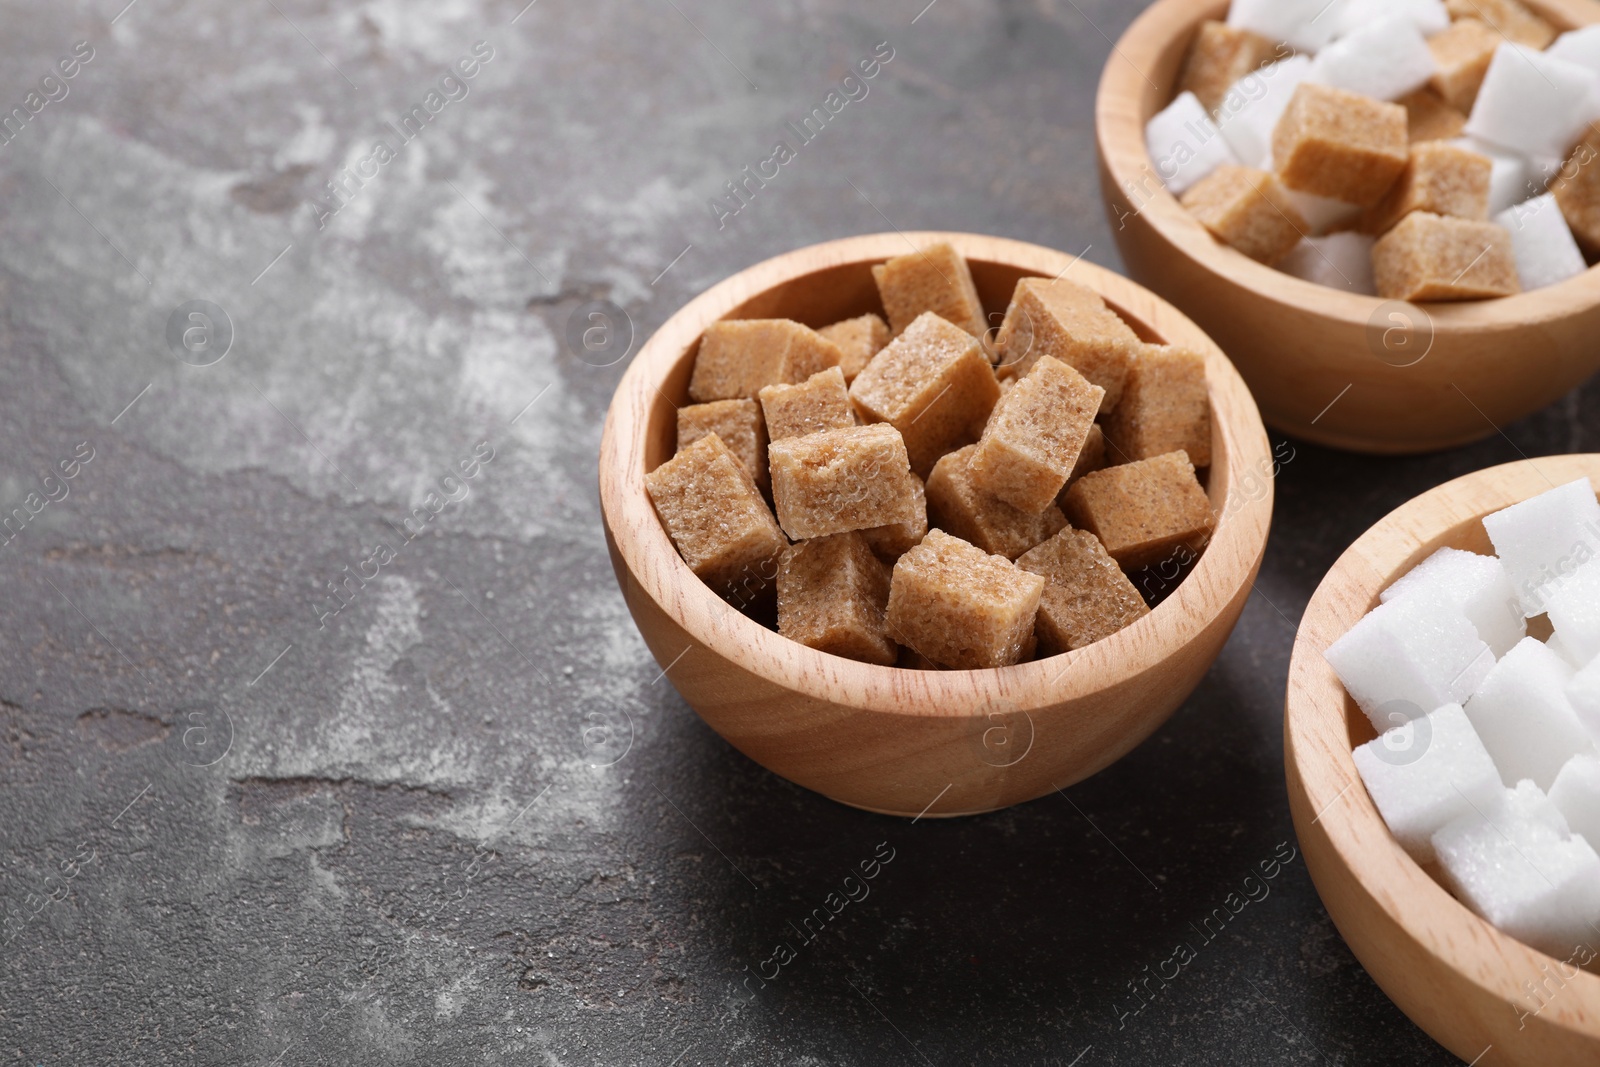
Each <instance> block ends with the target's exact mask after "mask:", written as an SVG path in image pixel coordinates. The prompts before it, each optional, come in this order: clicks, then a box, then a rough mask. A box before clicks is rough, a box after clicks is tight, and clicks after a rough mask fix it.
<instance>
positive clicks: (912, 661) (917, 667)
mask: <svg viewBox="0 0 1600 1067" xmlns="http://www.w3.org/2000/svg"><path fill="white" fill-rule="evenodd" d="M895 666H896V667H899V668H900V669H901V670H903V671H942V670H944V668H943V667H941V666H939V665H938V664H937V663H935V662H933V660H931V659H929V658H928V657H927V656H924V655H923V654H922V653H921V652H918V651H917V650H916V649H914V648H905V647H903V646H902V647H901V649H900V658H899V659H898V660H897V661H896V662H895Z"/></svg>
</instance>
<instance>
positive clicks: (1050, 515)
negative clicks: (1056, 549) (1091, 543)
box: [927, 445, 1067, 559]
mask: <svg viewBox="0 0 1600 1067" xmlns="http://www.w3.org/2000/svg"><path fill="white" fill-rule="evenodd" d="M977 450H978V446H977V445H968V446H966V447H965V448H960V449H957V450H956V451H954V452H951V453H949V454H948V455H946V456H943V457H941V458H940V460H939V462H938V463H937V464H935V465H934V468H933V473H932V474H930V475H929V476H928V486H927V492H928V518H929V522H930V523H931V524H932V525H934V526H937V527H939V528H940V529H942V530H944V531H946V532H947V533H952V534H955V535H956V536H957V537H959V538H961V539H962V540H964V541H970V542H971V543H972V544H974V545H977V546H978V547H979V548H981V549H983V550H984V551H985V552H988V553H991V554H993V555H997V556H1004V557H1005V558H1006V559H1016V558H1017V557H1018V556H1020V555H1022V554H1023V553H1024V552H1026V551H1027V550H1028V549H1030V548H1032V547H1033V546H1034V545H1037V544H1039V543H1040V542H1042V541H1044V540H1045V539H1046V538H1048V537H1050V536H1051V535H1052V534H1054V533H1055V532H1056V531H1058V530H1060V529H1061V528H1062V527H1063V526H1065V525H1066V524H1067V520H1066V518H1065V517H1064V516H1063V515H1062V514H1061V509H1060V508H1058V507H1056V506H1055V505H1053V504H1052V505H1050V506H1048V507H1046V508H1045V509H1044V511H1042V512H1039V513H1033V512H1027V511H1022V510H1021V509H1019V508H1016V507H1013V506H1012V505H1010V504H1008V503H1006V502H1005V501H1004V500H1001V499H1000V498H999V497H996V496H992V495H990V494H989V493H986V492H984V491H983V490H982V489H979V488H978V486H977V485H976V484H975V480H974V478H973V475H972V457H973V455H974V454H975V453H976V452H977Z"/></svg>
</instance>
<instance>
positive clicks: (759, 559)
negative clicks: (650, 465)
mask: <svg viewBox="0 0 1600 1067" xmlns="http://www.w3.org/2000/svg"><path fill="white" fill-rule="evenodd" d="M644 483H645V489H646V490H647V491H648V492H649V493H650V499H651V500H652V501H654V503H655V506H656V512H657V514H659V515H660V516H661V522H662V525H664V526H665V527H666V528H667V535H668V536H669V537H671V538H672V543H673V544H674V545H676V546H677V548H678V552H679V553H680V554H681V555H682V556H683V560H684V562H685V563H687V564H688V565H689V569H690V570H691V571H693V572H694V573H695V575H696V576H697V577H699V578H700V580H701V581H703V582H705V583H706V584H707V585H709V586H711V588H712V589H713V590H715V591H716V592H717V593H718V594H719V595H720V596H723V597H725V598H729V599H746V600H748V599H754V598H755V597H756V596H757V595H759V594H760V592H761V591H762V590H763V589H765V588H770V584H771V580H772V578H773V576H774V574H775V573H776V571H775V568H776V565H777V559H778V554H779V553H780V552H782V551H783V550H784V549H785V548H787V547H788V546H789V541H788V539H787V538H786V537H784V536H783V531H782V530H780V529H779V528H778V524H777V523H776V522H774V521H773V518H772V512H771V511H770V510H768V508H767V502H766V501H765V500H763V499H761V494H760V492H759V491H757V489H756V485H755V482H753V481H752V480H751V479H750V475H749V473H748V472H747V471H746V470H745V469H744V466H743V465H742V464H740V462H739V459H738V457H737V456H735V455H734V454H733V453H732V452H731V451H729V449H728V446H727V445H725V444H723V443H722V438H720V437H718V436H717V435H716V434H714V433H713V434H708V435H707V436H705V437H702V438H701V439H700V440H698V441H696V442H694V443H693V444H691V445H690V446H689V447H688V448H686V449H684V450H683V451H681V452H679V453H678V454H677V455H675V456H673V457H672V458H671V459H669V460H667V461H666V462H665V463H663V464H662V465H661V466H659V467H657V468H656V469H655V470H653V471H651V472H650V473H649V474H647V475H645V479H644Z"/></svg>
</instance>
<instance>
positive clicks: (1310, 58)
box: [1126, 0, 1600, 301]
mask: <svg viewBox="0 0 1600 1067" xmlns="http://www.w3.org/2000/svg"><path fill="white" fill-rule="evenodd" d="M1178 89H1179V93H1178V97H1177V99H1176V100H1174V101H1173V102H1172V104H1171V105H1170V106H1169V107H1167V108H1166V109H1165V110H1164V111H1162V112H1160V113H1159V114H1157V115H1156V116H1155V117H1154V118H1152V119H1151V120H1150V122H1149V124H1148V125H1147V126H1146V129H1145V141H1146V147H1147V148H1148V150H1149V154H1150V162H1151V166H1152V167H1153V169H1154V172H1155V178H1156V179H1158V180H1159V181H1160V182H1161V183H1163V184H1164V185H1165V186H1166V188H1167V189H1168V191H1170V192H1171V193H1172V194H1173V195H1174V196H1178V197H1180V199H1181V200H1182V202H1183V204H1184V206H1185V207H1187V208H1188V209H1189V210H1190V212H1191V213H1193V214H1194V215H1195V216H1196V218H1197V219H1198V220H1199V221H1200V222H1201V224H1202V225H1204V226H1205V227H1206V229H1207V230H1209V231H1210V232H1211V233H1212V235H1213V236H1215V237H1216V238H1217V239H1218V240H1219V241H1222V242H1224V243H1226V244H1228V245H1231V246H1232V247H1233V248H1235V249H1237V250H1238V251H1239V252H1241V253H1243V254H1244V255H1247V256H1249V257H1251V258H1253V259H1256V260H1259V261H1260V262H1262V263H1266V264H1268V265H1271V266H1276V267H1277V268H1278V269H1280V270H1282V271H1284V272H1286V273H1289V274H1292V275H1295V276H1297V277H1300V278H1304V279H1306V280H1308V281H1312V282H1316V283H1318V284H1321V285H1327V286H1331V287H1333V288H1340V289H1347V290H1350V291H1352V292H1357V293H1364V294H1370V295H1378V296H1382V297H1384V298H1386V299H1391V300H1412V301H1428V300H1478V299H1488V298H1492V297H1500V296H1509V295H1511V294H1514V293H1517V292H1522V291H1525V290H1530V289H1539V288H1543V287H1545V286H1548V285H1554V284H1556V283H1557V282H1561V281H1564V280H1566V279H1567V278H1570V277H1572V276H1574V275H1577V274H1581V273H1582V272H1583V271H1584V270H1585V269H1586V265H1587V264H1586V260H1585V253H1587V254H1588V255H1589V256H1590V257H1600V160H1597V156H1600V125H1597V124H1596V123H1597V120H1600V25H1596V26H1589V27H1585V28H1583V29H1579V30H1574V31H1572V32H1569V33H1563V34H1560V35H1559V36H1558V34H1557V31H1556V29H1555V27H1553V26H1551V25H1550V23H1548V22H1546V21H1545V20H1544V19H1543V18H1541V17H1540V16H1538V15H1537V14H1535V13H1533V12H1532V11H1530V10H1529V9H1528V8H1527V7H1526V6H1524V5H1523V4H1522V3H1520V2H1519V0H1233V3H1232V5H1231V7H1230V8H1229V11H1228V16H1227V21H1226V22H1214V21H1211V22H1206V23H1203V24H1202V25H1201V27H1200V29H1199V31H1198V33H1197V34H1196V37H1195V40H1194V43H1193V44H1192V45H1191V47H1190V50H1189V54H1188V57H1187V59H1186V61H1185V63H1184V66H1183V68H1182V71H1181V73H1180V75H1179V80H1178ZM1129 184H1130V186H1133V187H1131V188H1129V189H1128V190H1126V191H1127V192H1128V194H1129V195H1130V197H1132V199H1133V202H1134V203H1135V204H1142V203H1144V202H1146V201H1147V200H1148V199H1149V197H1150V196H1151V195H1153V194H1152V189H1153V187H1154V182H1150V181H1147V182H1146V183H1144V184H1145V187H1144V188H1139V187H1137V185H1136V184H1135V183H1131V182H1130V183H1129Z"/></svg>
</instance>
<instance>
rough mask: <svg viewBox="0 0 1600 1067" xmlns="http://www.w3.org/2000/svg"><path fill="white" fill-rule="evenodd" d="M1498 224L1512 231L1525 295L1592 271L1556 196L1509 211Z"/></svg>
mask: <svg viewBox="0 0 1600 1067" xmlns="http://www.w3.org/2000/svg"><path fill="white" fill-rule="evenodd" d="M1494 221H1495V222H1497V223H1499V224H1500V225H1501V226H1504V227H1505V228H1506V229H1507V230H1509V231H1511V251H1512V254H1513V255H1515V256H1516V260H1517V277H1518V278H1519V279H1521V281H1522V288H1523V290H1524V291H1527V290H1529V289H1543V288H1544V287H1545V286H1547V285H1555V284H1556V283H1557V282H1564V281H1566V280H1567V279H1568V278H1572V277H1576V276H1577V275H1579V274H1582V273H1583V272H1584V271H1586V270H1588V269H1589V265H1588V264H1587V263H1585V262H1584V261H1583V253H1582V252H1581V251H1579V250H1578V242H1577V241H1576V240H1574V239H1573V236H1572V230H1571V228H1570V227H1568V226H1567V220H1566V218H1565V216H1563V215H1562V214H1561V207H1560V205H1558V204H1557V203H1556V198H1555V196H1554V194H1551V193H1545V194H1544V195H1543V196H1536V197H1534V198H1533V199H1532V200H1525V201H1523V202H1522V203H1520V204H1518V205H1516V206H1515V207H1510V208H1507V209H1506V210H1505V211H1502V212H1501V213H1500V214H1498V215H1496V216H1495V217H1494Z"/></svg>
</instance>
